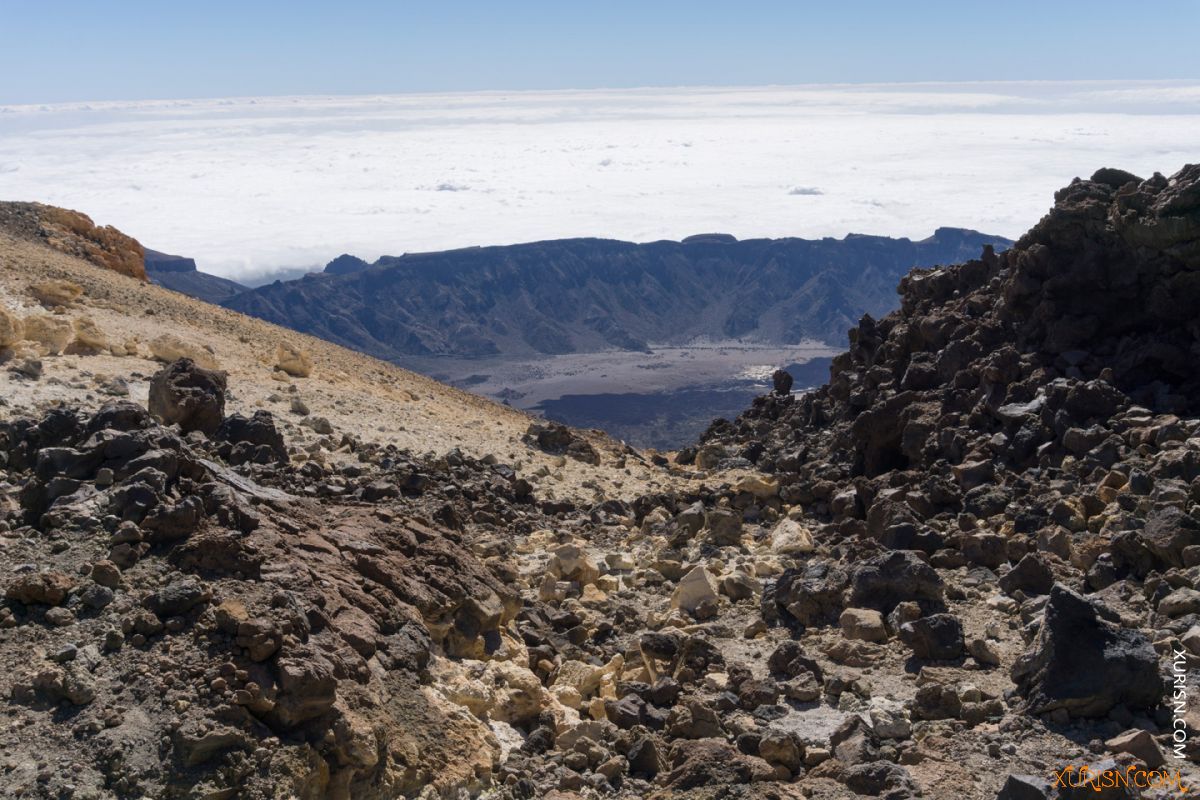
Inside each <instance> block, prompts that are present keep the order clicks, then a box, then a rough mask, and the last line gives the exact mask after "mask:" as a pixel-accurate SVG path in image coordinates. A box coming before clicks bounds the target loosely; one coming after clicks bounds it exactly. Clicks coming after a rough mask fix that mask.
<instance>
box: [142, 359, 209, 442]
mask: <svg viewBox="0 0 1200 800" xmlns="http://www.w3.org/2000/svg"><path fill="white" fill-rule="evenodd" d="M225 386H226V376H225V373H224V372H222V371H219V370H210V369H204V368H203V367H198V366H196V365H195V364H194V363H193V362H192V360H191V359H190V358H181V359H179V360H178V361H175V362H174V363H172V364H169V365H167V366H166V367H163V368H162V369H160V370H159V371H158V372H156V373H154V377H152V378H151V379H150V413H151V414H153V415H154V416H155V417H157V418H158V419H160V420H162V422H163V423H164V424H166V425H176V424H178V425H179V427H180V429H181V430H183V431H184V432H185V433H188V432H190V431H201V432H203V433H206V434H209V435H212V434H214V433H216V431H217V428H219V427H220V425H221V422H222V420H223V419H224V417H225Z"/></svg>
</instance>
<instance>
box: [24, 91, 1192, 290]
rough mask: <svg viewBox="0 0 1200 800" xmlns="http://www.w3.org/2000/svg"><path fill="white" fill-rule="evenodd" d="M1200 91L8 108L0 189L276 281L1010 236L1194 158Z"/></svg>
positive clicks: (517, 97) (676, 94)
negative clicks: (451, 256) (387, 265)
mask: <svg viewBox="0 0 1200 800" xmlns="http://www.w3.org/2000/svg"><path fill="white" fill-rule="evenodd" d="M1197 131H1200V84H1198V83H1195V82H1182V81H1159V82H1076V83H974V84H884V85H855V86H798V87H760V88H680V89H638V90H597V91H577V92H565V91H554V92H489V93H473V94H413V95H391V96H370V97H368V96H353V97H272V98H235V99H222V100H181V101H145V102H97V103H76V104H64V105H49V106H30V105H25V106H0V199H14V200H16V199H20V200H39V201H42V202H46V203H52V204H54V205H60V206H66V207H69V208H74V209H78V210H80V211H83V212H85V213H87V214H89V215H91V216H92V217H93V218H94V219H95V220H96V221H97V222H100V223H103V224H111V225H115V226H117V227H118V228H121V229H122V230H124V231H125V232H127V233H130V234H132V235H134V236H136V237H137V238H138V239H139V240H141V241H142V242H143V243H144V244H145V245H147V246H148V247H153V248H155V249H159V250H165V251H168V252H172V253H178V254H181V255H187V256H192V257H194V258H195V259H196V261H197V262H198V263H199V265H200V268H201V269H204V270H207V271H209V272H214V273H217V274H220V275H224V276H227V277H232V278H235V279H243V280H256V279H257V280H262V279H263V277H264V276H268V275H270V274H272V273H277V272H279V271H280V270H284V269H289V268H290V269H295V268H305V267H312V268H319V267H320V266H321V265H323V264H324V263H325V262H326V261H328V260H329V259H330V258H332V257H334V256H336V255H338V254H340V253H343V252H350V253H353V254H356V255H358V256H361V257H363V258H366V259H368V260H373V259H374V258H376V257H378V256H379V255H382V254H392V255H398V254H400V253H403V252H415V251H425V250H440V249H447V248H454V247H464V246H471V245H481V244H506V243H513V242H523V241H532V240H538V239H549V238H560V237H567V236H601V237H608V238H617V239H628V240H633V241H650V240H654V239H679V238H682V237H684V236H688V235H691V234H695V233H702V232H727V233H732V234H734V235H736V236H738V237H740V238H748V237H760V236H772V237H775V236H804V237H820V236H836V237H841V236H843V235H845V234H846V233H850V232H856V233H872V234H881V235H891V236H908V237H910V238H923V237H925V236H928V235H929V234H931V233H932V232H933V230H934V229H935V228H937V227H939V226H959V227H968V228H975V229H977V230H982V231H986V232H989V233H997V234H1001V235H1006V236H1010V237H1014V238H1015V237H1016V236H1019V235H1020V234H1021V233H1022V232H1024V231H1025V230H1026V229H1027V228H1029V226H1030V225H1032V224H1033V223H1034V222H1036V221H1037V220H1038V218H1039V217H1040V216H1041V215H1042V214H1043V213H1045V211H1046V209H1047V208H1048V207H1049V205H1050V204H1051V202H1052V194H1053V192H1054V190H1055V189H1057V188H1059V187H1061V186H1063V185H1064V184H1066V183H1067V182H1069V181H1070V179H1071V178H1073V177H1075V176H1087V175H1089V174H1091V173H1092V172H1093V171H1094V170H1095V169H1096V168H1098V167H1101V166H1116V167H1121V168H1124V169H1128V170H1131V171H1134V172H1137V173H1139V174H1144V175H1149V174H1151V173H1152V172H1154V171H1155V170H1159V171H1162V172H1165V173H1168V174H1169V173H1170V172H1173V171H1175V170H1177V169H1178V168H1179V167H1181V166H1182V165H1183V164H1184V163H1187V162H1189V161H1192V162H1194V161H1198V160H1200V137H1198V136H1197Z"/></svg>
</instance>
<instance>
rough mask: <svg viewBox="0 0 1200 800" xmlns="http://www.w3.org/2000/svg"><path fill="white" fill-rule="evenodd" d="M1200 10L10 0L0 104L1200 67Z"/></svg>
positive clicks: (1018, 1) (1137, 74)
mask: <svg viewBox="0 0 1200 800" xmlns="http://www.w3.org/2000/svg"><path fill="white" fill-rule="evenodd" d="M1198 29H1200V2H1196V0H1182V1H1181V0H1163V1H1160V2H1129V1H1128V0H1122V1H1121V2H1112V1H1110V0H1086V1H1085V2H1080V1H1079V0H1051V1H1048V0H1040V2H1029V1H1028V0H1008V2H1005V3H976V2H969V1H968V0H956V2H943V1H941V0H926V1H924V2H922V0H911V1H910V2H899V1H898V0H887V1H886V2H885V1H883V0H879V1H874V2H873V1H868V0H843V1H842V2H829V3H814V2H771V1H768V0H741V1H740V2H708V1H707V0H690V2H679V1H677V0H659V1H657V2H654V1H653V0H642V1H641V2H627V1H626V0H606V1H605V2H586V3H585V2H574V1H573V0H555V2H542V1H541V0H537V1H536V2H520V1H519V0H516V1H514V2H496V0H489V1H488V2H454V1H453V0H446V1H443V2H422V3H411V2H369V1H365V0H360V1H359V2H353V1H346V2H339V3H333V2H309V1H307V0H294V1H293V2H286V3H284V2H278V3H263V2H245V1H244V0H243V2H226V1H225V0H208V1H207V2H159V1H157V0H156V1H155V2H147V1H146V0H123V2H118V3H97V2H95V1H94V0H88V1H87V2H81V1H80V0H59V1H58V2H56V3H54V4H53V5H52V6H47V5H46V4H44V3H38V2H29V1H28V0H0V75H3V76H5V77H4V78H3V79H2V80H0V104H6V103H8V104H11V103H50V102H65V101H79V100H106V99H130V100H132V99H150V98H197V97H227V96H246V95H280V94H327V93H334V94H357V93H397V92H429V91H434V92H436V91H471V90H482V89H507V90H515V89H568V88H575V89H580V88H600V87H634V86H697V85H708V86H721V85H761V84H804V83H828V82H836V83H855V82H877V81H888V82H903V81H971V80H1079V79H1085V80H1088V79H1166V78H1196V77H1200V55H1197V51H1196V49H1195V48H1194V47H1192V46H1191V45H1190V44H1188V43H1186V42H1185V41H1183V37H1184V36H1186V35H1187V34H1186V32H1188V31H1192V32H1194V31H1196V30H1198Z"/></svg>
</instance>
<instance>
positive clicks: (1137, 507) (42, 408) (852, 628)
mask: <svg viewBox="0 0 1200 800" xmlns="http://www.w3.org/2000/svg"><path fill="white" fill-rule="evenodd" d="M20 213H22V214H27V213H37V210H36V209H33V210H32V211H30V210H29V209H27V208H26V209H24V210H22V211H21V212H20ZM9 230H14V229H12V228H10V229H9ZM21 230H22V231H25V232H26V233H28V231H29V230H32V229H31V228H30V227H29V226H28V225H24V226H23V227H21ZM84 234H85V238H87V237H86V234H87V231H86V230H85V231H84ZM43 238H44V237H43ZM83 255H84V256H85V257H86V253H84V254H83ZM90 260H91V262H92V263H85V262H84V261H81V260H80V259H79V257H78V254H75V253H64V252H63V251H62V249H61V248H54V247H52V246H50V245H48V244H47V243H46V242H45V241H43V240H39V238H38V236H37V235H26V234H20V235H18V234H17V233H11V232H6V233H3V234H0V268H2V271H0V301H2V303H0V306H2V307H3V309H4V310H3V312H2V313H0V346H3V347H5V348H6V352H5V356H4V358H5V359H6V361H5V363H4V365H3V368H4V373H3V377H2V378H0V386H2V387H3V405H0V415H2V421H0V520H2V521H0V589H2V590H3V596H4V600H3V605H2V606H0V665H3V669H2V670H0V697H2V698H3V701H2V703H3V704H2V705H0V723H2V724H0V789H2V791H0V794H3V795H5V796H14V797H53V798H58V797H80V798H83V797H94V798H100V797H105V798H107V797H179V798H232V797H246V798H290V797H296V798H322V797H342V798H350V797H353V798H359V797H364V798H373V797H379V798H383V797H422V798H434V797H447V798H449V797H462V796H484V797H495V798H533V797H547V798H559V799H560V800H562V799H564V798H573V797H629V798H634V797H638V798H640V797H661V798H676V797H678V798H685V797H686V798H727V797H728V798H733V797H737V798H801V797H804V798H843V797H853V796H879V797H887V798H893V799H894V800H901V798H907V797H937V798H941V797H947V798H949V797H953V798H987V799H988V800H991V798H1003V799H1004V800H1025V799H1026V798H1049V797H1061V798H1082V797H1101V798H1117V797H1120V798H1126V797H1137V796H1142V797H1177V796H1179V795H1181V794H1186V793H1187V792H1185V791H1184V789H1187V790H1188V791H1194V790H1195V787H1196V786H1197V785H1200V768H1198V767H1197V764H1196V762H1197V757H1198V755H1200V744H1197V741H1198V740H1197V739H1196V736H1197V731H1200V715H1198V714H1197V711H1196V709H1197V705H1196V699H1195V698H1194V693H1195V683H1196V680H1197V679H1200V586H1198V585H1197V584H1198V583H1200V509H1198V505H1200V419H1198V418H1197V415H1198V414H1200V403H1198V401H1197V397H1198V396H1200V394H1198V392H1197V390H1198V389H1200V386H1197V382H1198V380H1200V379H1198V377H1197V376H1198V375H1200V370H1198V369H1197V366H1200V328H1198V327H1197V323H1196V320H1195V316H1194V315H1195V309H1197V308H1200V167H1196V166H1192V167H1187V168H1185V169H1184V170H1183V171H1181V172H1180V173H1178V174H1177V175H1175V176H1173V177H1172V178H1170V179H1168V178H1164V177H1163V176H1160V175H1156V176H1154V177H1152V178H1150V179H1147V180H1141V179H1140V178H1137V177H1135V176H1132V175H1129V174H1127V173H1122V172H1119V171H1117V170H1101V171H1100V172H1098V173H1097V174H1096V175H1095V176H1093V178H1092V179H1091V180H1087V181H1076V182H1074V183H1073V184H1072V185H1071V186H1069V187H1067V188H1065V189H1063V190H1062V191H1061V192H1059V193H1058V195H1057V196H1056V198H1055V206H1054V208H1053V210H1052V211H1051V212H1050V213H1049V214H1048V215H1047V216H1046V217H1045V218H1044V219H1043V220H1042V221H1041V222H1040V223H1039V224H1038V225H1037V226H1036V227H1035V228H1034V229H1033V230H1031V231H1030V233H1029V234H1027V235H1026V236H1025V237H1024V238H1023V239H1022V240H1021V241H1020V242H1018V243H1017V244H1016V246H1015V247H1014V248H1013V249H1011V250H1009V251H1006V252H1004V253H1001V254H996V253H994V252H992V251H990V250H985V252H984V253H983V256H982V257H981V258H980V259H978V260H974V261H969V262H966V263H963V264H960V265H958V266H954V267H946V268H940V269H935V270H918V271H915V272H913V273H912V274H910V275H909V276H908V277H907V278H905V279H904V280H903V281H902V282H901V287H900V291H901V308H900V310H899V311H897V312H895V313H893V314H891V315H888V316H887V317H885V318H883V319H881V320H878V321H875V320H872V319H870V318H866V319H864V320H863V321H862V322H861V323H860V324H859V325H858V326H857V327H856V328H855V329H854V330H853V331H852V333H851V346H850V350H849V352H847V353H845V354H843V355H842V356H839V357H838V358H837V359H835V361H834V364H833V368H832V374H831V380H830V383H829V385H828V386H826V387H824V388H822V389H820V390H818V391H816V392H813V393H809V394H805V395H802V396H797V395H795V394H793V393H791V392H790V383H791V381H790V379H789V377H788V376H787V375H785V374H782V373H781V374H779V375H777V381H776V391H775V392H773V393H772V394H771V395H768V396H765V397H762V398H760V399H758V400H757V401H755V403H754V405H753V407H752V408H751V409H749V410H748V411H746V412H745V413H744V414H743V415H741V416H740V417H738V418H737V419H736V420H734V421H732V422H730V421H718V422H716V423H714V424H713V425H712V426H711V427H710V429H709V430H708V432H707V433H706V434H705V436H704V438H703V441H701V442H700V443H698V444H697V446H696V447H693V448H687V449H685V450H683V451H681V452H679V453H678V454H674V455H673V456H672V457H670V458H668V457H664V456H663V455H660V454H657V453H653V452H648V453H644V454H643V453H638V452H635V451H632V450H630V449H629V448H625V447H623V446H621V445H619V444H618V443H615V442H612V441H611V440H610V439H607V438H606V437H604V436H602V435H600V434H599V433H596V432H579V431H573V430H570V429H567V428H562V427H559V426H554V425H547V424H543V423H540V422H537V421H534V420H531V419H530V418H528V417H524V416H523V415H521V414H519V413H517V412H514V411H512V410H510V409H504V408H502V407H498V406H493V405H490V404H487V403H485V402H483V401H481V400H479V399H477V398H472V397H470V396H469V395H465V394H462V393H458V392H455V391H453V390H451V389H448V388H446V387H442V386H439V385H438V384H435V383H433V382H431V381H427V380H425V379H421V378H419V377H417V376H414V375H412V374H410V373H405V372H403V371H401V370H397V369H394V368H392V367H388V366H386V365H382V364H378V363H377V362H372V361H371V360H370V359H367V358H365V357H362V356H356V355H354V354H352V353H349V352H348V351H343V350H340V349H338V348H336V347H333V346H331V345H328V344H324V343H321V342H318V341H316V340H312V339H308V338H306V337H301V336H298V335H296V334H293V333H290V332H286V331H283V330H281V329H278V328H275V327H273V326H269V325H266V324H264V323H261V322H258V321H255V320H249V319H247V318H244V317H240V316H238V315H235V314H232V313H230V312H225V311H222V310H219V309H212V308H211V307H207V306H204V305H203V304H200V303H195V302H193V301H190V300H188V299H186V298H182V297H179V296H173V295H171V294H170V293H168V292H166V291H164V290H162V289H159V288H157V287H152V286H147V285H145V284H142V283H140V282H139V281H138V279H137V278H136V277H133V276H125V275H120V274H117V273H116V272H113V271H111V270H107V269H105V268H102V267H101V266H97V265H96V263H95V262H96V261H97V259H95V258H91V259H90ZM1085 770H1086V771H1085ZM1096 776H1103V777H1102V778H1100V779H1099V780H1097V781H1096V782H1094V783H1092V784H1088V783H1087V779H1088V778H1089V777H1092V778H1094V777H1096ZM1122 776H1124V777H1122ZM1118 778H1121V780H1120V781H1119V780H1118ZM1123 781H1128V782H1129V784H1130V785H1128V786H1126V785H1120V784H1121V783H1122V782H1123ZM1064 784H1066V785H1064ZM1110 784H1118V785H1115V786H1114V785H1110Z"/></svg>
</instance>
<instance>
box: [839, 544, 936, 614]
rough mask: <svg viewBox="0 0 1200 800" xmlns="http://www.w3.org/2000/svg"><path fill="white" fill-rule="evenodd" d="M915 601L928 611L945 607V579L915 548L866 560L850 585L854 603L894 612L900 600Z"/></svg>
mask: <svg viewBox="0 0 1200 800" xmlns="http://www.w3.org/2000/svg"><path fill="white" fill-rule="evenodd" d="M907 601H914V602H916V603H917V604H918V605H920V606H921V609H922V610H924V611H926V612H927V613H928V612H934V611H940V610H941V609H942V608H943V607H944V601H943V589H942V579H941V577H940V576H939V575H938V574H937V571H936V570H934V568H933V567H931V566H929V565H928V564H926V563H925V561H923V560H922V559H921V556H920V555H919V554H917V553H915V552H913V551H911V550H895V551H892V552H890V553H884V554H882V555H878V556H875V557H873V558H870V559H868V560H867V561H865V562H863V564H862V565H861V566H860V567H859V568H858V569H857V570H856V571H855V573H854V579H853V581H852V583H851V587H850V605H851V606H854V607H855V608H873V609H875V610H876V611H879V612H881V613H883V614H889V613H891V611H892V609H894V608H895V607H896V606H898V605H899V604H900V603H904V602H907Z"/></svg>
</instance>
